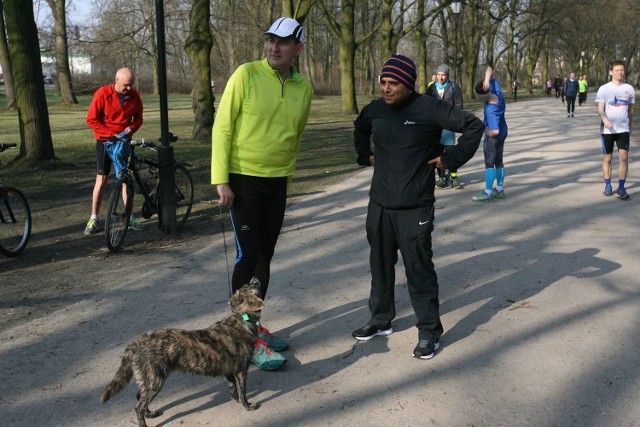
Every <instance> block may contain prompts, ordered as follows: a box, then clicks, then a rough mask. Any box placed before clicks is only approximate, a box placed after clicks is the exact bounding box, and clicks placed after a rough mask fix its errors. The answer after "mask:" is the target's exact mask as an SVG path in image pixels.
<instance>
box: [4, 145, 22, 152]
mask: <svg viewBox="0 0 640 427" xmlns="http://www.w3.org/2000/svg"><path fill="white" fill-rule="evenodd" d="M17 146H18V144H0V153H1V152H3V151H4V150H6V149H8V148H16V147H17Z"/></svg>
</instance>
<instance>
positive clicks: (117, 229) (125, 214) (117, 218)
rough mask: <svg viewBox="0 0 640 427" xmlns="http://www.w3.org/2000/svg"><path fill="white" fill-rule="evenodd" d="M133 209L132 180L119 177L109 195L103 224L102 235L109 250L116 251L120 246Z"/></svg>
mask: <svg viewBox="0 0 640 427" xmlns="http://www.w3.org/2000/svg"><path fill="white" fill-rule="evenodd" d="M123 187H125V188H126V197H125V198H124V200H126V203H125V202H124V200H123V194H122V191H123ZM132 209H133V181H132V180H131V178H129V177H125V178H121V179H119V180H118V182H116V186H115V188H114V189H113V192H112V193H111V197H109V206H108V208H107V219H106V221H105V224H104V237H105V239H106V241H107V247H108V248H109V250H110V251H111V252H118V251H119V250H120V248H122V244H123V243H124V238H125V237H126V236H127V230H128V229H129V218H131V210H132Z"/></svg>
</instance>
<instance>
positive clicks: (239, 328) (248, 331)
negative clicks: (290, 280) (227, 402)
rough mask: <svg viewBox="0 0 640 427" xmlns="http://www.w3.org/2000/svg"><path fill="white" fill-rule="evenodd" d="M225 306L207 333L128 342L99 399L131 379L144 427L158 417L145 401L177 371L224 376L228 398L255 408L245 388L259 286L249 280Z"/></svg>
mask: <svg viewBox="0 0 640 427" xmlns="http://www.w3.org/2000/svg"><path fill="white" fill-rule="evenodd" d="M229 305H230V306H231V311H232V313H231V314H230V315H229V316H228V317H227V318H225V319H223V320H221V321H219V322H217V323H215V324H214V325H213V326H211V327H210V328H208V329H202V330H198V331H185V330H180V329H158V330H155V331H151V332H147V333H146V334H144V335H140V336H139V337H137V338H134V339H133V340H132V341H131V342H130V343H129V345H128V346H127V348H126V349H125V351H124V355H123V356H122V363H121V365H120V368H118V371H117V372H116V374H115V376H114V377H113V380H111V382H110V383H109V385H107V387H106V388H105V389H104V392H103V393H102V397H101V398H100V401H101V402H102V403H105V402H106V401H107V400H109V398H110V397H111V396H113V395H115V394H116V393H118V392H119V391H121V390H122V389H124V388H125V387H126V386H127V384H129V381H131V377H132V376H134V375H135V379H136V383H138V387H139V391H138V403H137V404H136V408H135V411H136V415H137V417H138V426H139V427H143V426H146V425H147V424H146V422H145V417H149V418H153V417H157V416H158V415H160V414H161V412H160V411H150V410H149V403H151V401H152V400H153V399H154V398H155V397H156V395H157V394H158V393H159V392H160V389H161V388H162V385H163V384H164V382H165V381H166V379H167V377H168V376H169V374H170V373H171V372H172V371H175V370H180V371H184V372H191V373H194V374H202V375H208V376H221V375H224V376H225V377H226V378H227V380H228V381H229V391H230V392H231V399H233V400H237V401H238V402H240V403H242V406H244V407H245V409H246V410H248V411H251V410H254V409H257V408H258V406H259V405H258V404H257V403H249V402H248V401H247V395H246V384H247V371H248V369H249V363H250V361H251V357H252V355H253V346H254V343H255V341H256V337H257V334H258V327H257V325H256V322H257V321H258V320H259V319H260V313H261V311H262V308H263V306H264V302H263V301H262V299H261V298H260V282H259V281H258V280H257V279H252V280H251V283H249V284H248V285H244V286H243V287H242V288H240V289H238V290H237V291H236V292H235V294H234V295H233V296H232V297H231V299H230V300H229Z"/></svg>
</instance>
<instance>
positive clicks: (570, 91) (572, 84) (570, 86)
mask: <svg viewBox="0 0 640 427" xmlns="http://www.w3.org/2000/svg"><path fill="white" fill-rule="evenodd" d="M579 90H580V86H579V84H578V80H576V73H571V74H569V80H567V81H566V82H565V83H564V99H565V100H566V101H567V117H570V118H573V113H574V111H575V109H576V97H577V96H578V91H579Z"/></svg>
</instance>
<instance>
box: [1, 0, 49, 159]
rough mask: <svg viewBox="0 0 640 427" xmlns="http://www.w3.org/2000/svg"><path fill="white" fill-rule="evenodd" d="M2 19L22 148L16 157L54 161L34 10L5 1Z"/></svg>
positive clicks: (14, 0) (12, 0)
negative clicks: (7, 46)
mask: <svg viewBox="0 0 640 427" xmlns="http://www.w3.org/2000/svg"><path fill="white" fill-rule="evenodd" d="M4 17H5V22H6V26H7V36H8V40H9V56H10V59H11V65H12V67H13V77H14V80H15V85H16V105H17V107H18V116H19V122H20V137H21V142H22V144H21V145H20V156H19V157H21V158H23V159H24V160H27V161H35V162H38V161H44V160H53V159H54V158H55V156H54V153H53V142H52V140H51V126H50V125H49V110H48V109H47V99H46V97H45V94H44V79H43V76H42V64H41V62H40V46H39V42H38V29H37V28H36V23H35V20H34V16H33V8H32V7H30V6H29V7H25V5H24V0H4Z"/></svg>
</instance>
